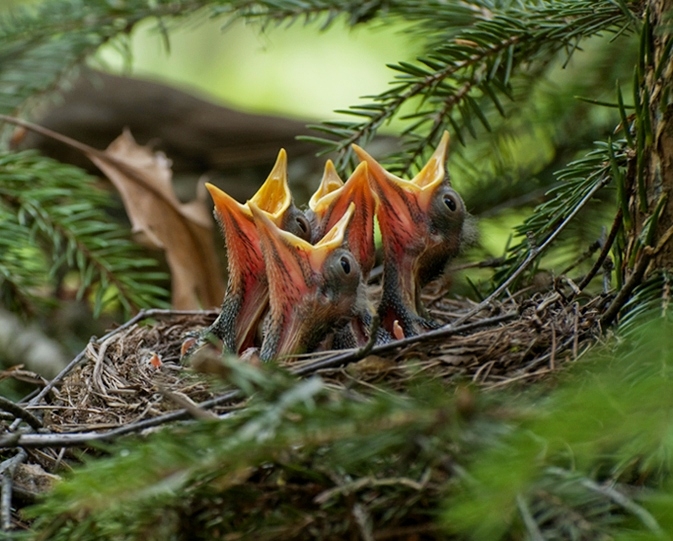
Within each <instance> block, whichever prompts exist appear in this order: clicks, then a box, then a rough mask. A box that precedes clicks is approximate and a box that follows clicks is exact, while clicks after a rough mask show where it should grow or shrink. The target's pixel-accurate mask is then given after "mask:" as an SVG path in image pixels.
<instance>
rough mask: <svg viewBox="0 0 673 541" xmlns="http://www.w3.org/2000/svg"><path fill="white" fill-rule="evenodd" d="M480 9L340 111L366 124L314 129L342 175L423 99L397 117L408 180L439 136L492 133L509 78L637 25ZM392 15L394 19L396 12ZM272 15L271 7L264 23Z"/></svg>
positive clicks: (442, 17) (563, 5) (544, 6)
mask: <svg viewBox="0 0 673 541" xmlns="http://www.w3.org/2000/svg"><path fill="white" fill-rule="evenodd" d="M477 5H478V3H475V5H473V6H472V9H473V13H472V15H473V22H472V24H471V25H468V26H466V27H464V28H462V29H456V28H455V27H453V26H452V27H450V30H449V34H447V35H446V36H445V37H444V41H442V42H435V41H433V40H430V41H429V42H428V44H426V47H427V48H426V52H425V54H424V55H423V56H422V57H421V58H419V59H418V60H417V61H416V62H414V63H407V62H401V63H399V64H396V65H393V66H390V67H391V68H392V69H394V70H395V71H398V72H399V73H400V75H398V76H397V77H396V80H395V83H394V86H393V88H391V89H390V90H388V91H386V92H384V93H382V94H379V95H376V96H368V97H367V98H369V99H370V100H372V101H371V102H370V103H367V104H364V105H357V106H353V107H351V108H350V109H348V110H345V111H340V112H342V113H345V114H348V115H351V116H353V115H354V116H358V117H361V118H364V120H361V121H355V122H351V121H328V122H324V123H322V124H320V125H317V126H313V127H314V128H315V129H317V130H318V131H321V132H323V133H326V134H328V135H329V136H330V138H321V137H312V138H310V139H311V140H313V141H315V142H317V143H320V144H323V145H324V146H325V148H326V151H336V152H338V154H339V159H338V166H339V167H342V168H344V167H345V166H346V165H347V164H348V163H349V161H350V159H351V156H352V154H351V150H350V145H351V144H352V143H358V144H361V145H362V144H366V143H367V142H368V141H369V140H370V139H371V138H372V137H373V136H374V134H375V133H376V132H377V131H378V130H379V128H380V127H381V126H382V125H384V124H385V123H386V122H388V121H390V119H392V118H393V117H395V116H398V115H400V113H401V110H402V108H403V107H405V106H407V105H409V106H412V107H413V106H414V103H415V100H418V99H420V100H421V104H422V106H423V107H422V108H419V107H418V105H416V109H417V111H416V112H415V113H413V114H412V115H410V116H409V115H408V116H407V117H402V119H403V120H404V119H406V120H407V121H409V122H408V127H407V128H405V129H404V136H405V141H406V143H407V145H406V152H405V153H404V156H405V161H403V162H401V163H397V164H394V166H395V171H397V172H399V173H402V174H406V173H409V171H410V169H411V167H412V165H418V164H419V163H420V162H422V160H423V159H424V158H425V156H424V152H427V149H428V148H432V147H434V146H435V145H436V143H437V140H438V137H439V135H440V134H441V133H442V131H443V130H444V129H451V131H452V132H453V133H454V134H455V135H456V136H457V137H458V138H459V139H460V140H463V141H464V135H463V132H464V131H465V130H467V131H468V132H470V134H471V135H472V136H475V137H476V131H475V124H477V123H479V124H482V125H483V126H484V127H485V128H486V129H487V130H488V129H490V126H489V122H488V120H487V117H486V115H485V114H484V112H483V110H482V109H483V107H484V104H485V103H492V104H493V106H494V107H495V108H496V109H497V110H498V111H500V112H501V113H502V112H503V111H502V109H503V108H502V103H501V102H502V101H503V100H507V99H509V97H510V96H509V95H510V85H511V79H512V77H515V76H516V75H517V74H518V72H519V71H522V70H525V69H526V68H527V67H528V66H530V65H531V64H535V63H536V62H542V63H546V62H549V60H550V59H551V58H553V57H554V56H555V55H556V54H557V53H558V52H559V51H565V52H566V55H567V57H568V58H569V57H570V56H571V55H572V53H573V52H574V51H575V50H576V49H577V48H578V46H579V43H580V41H581V40H583V39H586V38H587V37H590V36H592V35H596V34H599V33H602V32H606V31H608V32H613V33H617V32H620V31H625V30H624V29H625V28H626V29H628V28H630V27H631V26H632V25H633V24H634V23H633V21H632V19H631V18H630V17H627V16H626V15H625V14H624V12H623V10H622V9H621V7H619V6H618V5H615V3H614V2H611V1H609V0H603V1H601V2H594V1H589V0H582V1H574V0H573V1H562V2H539V3H536V5H535V7H528V6H525V5H524V6H523V7H521V6H519V5H518V4H516V5H515V4H507V5H506V7H502V8H499V9H495V8H493V9H491V10H486V11H481V12H479V11H477V10H476V9H475V8H476V7H477ZM389 9H390V12H391V13H393V14H394V13H397V11H396V6H395V5H392V6H389ZM475 12H476V13H475ZM273 13H274V12H273V10H272V9H271V8H269V10H268V12H267V16H268V17H272V16H273ZM429 17H430V16H429ZM431 18H432V21H430V20H428V19H421V22H422V24H423V28H424V32H425V28H426V26H430V27H432V25H433V24H437V21H442V22H445V21H446V20H449V19H450V14H449V13H446V14H443V13H442V9H441V7H437V11H436V12H435V13H433V15H432V16H431ZM419 24H421V23H420V22H419ZM408 156H411V161H410V160H409V159H408Z"/></svg>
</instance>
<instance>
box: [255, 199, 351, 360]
mask: <svg viewBox="0 0 673 541" xmlns="http://www.w3.org/2000/svg"><path fill="white" fill-rule="evenodd" d="M249 206H250V210H251V211H252V215H253V218H254V221H255V224H256V225H257V229H258V232H259V239H260V245H261V248H262V253H263V255H264V260H265V262H266V273H267V277H268V284H269V316H268V319H267V321H266V322H265V327H264V339H263V342H262V350H261V358H262V359H263V360H269V359H273V358H278V357H282V356H286V355H293V354H297V353H303V352H306V351H310V350H311V349H313V348H314V347H315V346H316V345H317V344H318V343H319V342H320V341H321V340H322V339H323V338H324V337H325V336H326V334H327V333H328V332H329V331H331V330H332V328H333V326H334V325H338V324H339V323H341V322H342V321H343V322H345V321H346V319H347V317H348V316H349V315H350V314H351V312H352V310H353V306H354V303H355V300H354V298H355V296H356V295H357V293H358V292H359V286H360V271H359V266H358V264H357V262H356V261H355V258H354V257H353V255H352V254H351V253H350V252H348V251H347V250H345V249H343V244H344V239H345V237H346V230H347V227H348V224H349V222H350V220H351V218H352V216H353V213H354V210H355V205H354V204H353V203H351V204H350V205H349V207H348V208H347V210H346V212H345V213H344V214H343V216H341V218H340V219H339V220H338V221H337V222H336V223H335V224H334V226H333V227H332V228H331V229H330V230H329V231H328V232H327V233H326V234H325V235H324V237H323V238H322V239H321V240H320V241H318V242H317V243H316V244H315V245H312V244H310V243H308V242H306V241H305V240H303V239H301V238H299V237H297V236H296V235H293V234H292V233H289V232H287V231H283V230H281V229H280V228H278V226H277V225H276V224H274V223H273V221H272V220H270V219H269V217H268V216H267V215H266V214H265V213H264V212H261V211H260V209H259V208H257V207H256V206H255V204H254V203H252V202H250V203H249Z"/></svg>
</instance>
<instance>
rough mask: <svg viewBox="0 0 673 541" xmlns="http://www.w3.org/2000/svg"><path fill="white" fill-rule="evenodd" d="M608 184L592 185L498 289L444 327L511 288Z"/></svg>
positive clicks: (474, 311)
mask: <svg viewBox="0 0 673 541" xmlns="http://www.w3.org/2000/svg"><path fill="white" fill-rule="evenodd" d="M609 182H610V178H609V177H603V179H601V180H600V181H599V182H597V183H596V184H594V186H593V188H591V190H589V192H588V193H587V194H586V195H585V196H584V197H583V198H582V199H581V200H580V202H579V203H578V204H577V206H576V207H575V208H574V209H573V211H572V212H571V213H570V214H568V216H566V218H565V219H564V220H563V221H562V222H561V223H560V224H559V226H558V227H557V228H556V229H554V231H553V232H552V233H551V235H549V236H548V237H547V239H546V240H545V241H544V242H543V243H542V244H541V245H540V246H536V247H534V248H531V250H530V252H529V253H528V256H527V257H526V259H524V261H523V262H522V263H521V265H519V267H518V268H517V269H516V270H515V271H514V272H513V273H512V274H511V275H510V276H509V278H507V280H505V281H504V282H503V283H502V284H500V287H498V289H496V290H495V291H494V292H493V293H491V294H490V295H489V296H488V297H486V298H485V299H484V300H483V301H481V302H480V303H479V304H478V305H477V306H475V307H474V308H473V309H472V310H470V311H469V312H467V314H464V315H462V316H461V317H459V318H458V319H457V320H456V321H454V322H453V323H452V324H449V325H445V327H450V326H452V325H458V324H460V323H462V322H463V321H465V320H467V319H469V318H471V317H472V316H473V315H475V314H477V313H479V312H480V311H481V310H483V309H484V308H486V307H487V306H488V305H489V304H490V303H491V301H492V300H494V299H496V298H497V297H499V296H500V295H501V294H502V293H503V292H504V291H505V290H506V289H507V288H509V286H511V285H512V284H513V283H514V282H515V281H516V280H517V279H518V278H519V276H521V275H522V274H523V271H525V270H526V269H527V268H528V266H529V265H530V264H531V263H532V262H533V261H534V260H535V259H536V258H537V256H539V255H540V254H541V253H542V252H544V251H545V250H546V249H547V248H548V247H549V245H550V244H551V243H552V242H553V241H554V240H555V239H556V237H558V236H559V234H560V233H561V231H563V230H564V229H565V228H566V226H567V225H568V224H569V223H570V221H571V220H572V219H573V218H574V217H575V216H576V215H577V213H578V212H579V211H580V210H581V209H582V208H583V207H584V205H586V204H587V203H588V202H589V200H590V199H591V198H592V197H593V196H594V195H595V194H596V193H597V192H598V191H599V190H601V189H602V188H603V187H604V186H606V185H607V184H608V183H609ZM442 328H444V327H442Z"/></svg>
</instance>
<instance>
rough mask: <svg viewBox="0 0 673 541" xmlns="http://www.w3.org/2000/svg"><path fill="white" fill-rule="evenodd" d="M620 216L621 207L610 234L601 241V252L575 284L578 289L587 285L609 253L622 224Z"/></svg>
mask: <svg viewBox="0 0 673 541" xmlns="http://www.w3.org/2000/svg"><path fill="white" fill-rule="evenodd" d="M622 216H623V215H622V209H621V208H620V209H619V210H618V211H617V214H616V215H615V219H614V220H613V222H612V228H611V229H610V234H609V235H608V238H607V239H605V242H604V243H603V248H602V249H601V253H600V254H598V259H596V261H595V262H594V265H593V267H591V270H590V271H589V272H588V273H587V275H586V276H585V277H584V278H582V281H581V282H580V283H579V284H577V287H578V288H579V289H580V291H581V290H583V289H584V288H585V287H587V286H588V285H589V282H591V280H593V277H594V276H596V274H597V273H598V271H599V270H601V267H602V266H603V261H605V258H606V257H607V256H608V254H609V253H610V249H611V248H612V245H613V244H614V242H615V239H616V238H617V233H618V232H619V228H620V227H621V226H622Z"/></svg>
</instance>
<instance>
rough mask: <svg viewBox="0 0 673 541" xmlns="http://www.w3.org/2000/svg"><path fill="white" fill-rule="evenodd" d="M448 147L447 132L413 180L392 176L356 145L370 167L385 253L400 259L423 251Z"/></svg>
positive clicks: (442, 177) (359, 153) (441, 180)
mask: <svg viewBox="0 0 673 541" xmlns="http://www.w3.org/2000/svg"><path fill="white" fill-rule="evenodd" d="M448 145H449V134H448V132H444V135H443V137H442V140H441V141H440V143H439V146H438V147H437V150H435V152H434V153H433V155H432V156H431V157H430V160H429V161H428V163H427V164H426V165H425V166H424V167H423V169H421V171H420V172H419V173H418V175H416V176H415V177H414V178H413V179H412V180H405V179H402V178H400V177H398V176H396V175H393V174H392V173H389V172H388V171H386V170H385V169H384V168H383V167H381V165H380V164H379V163H378V162H377V161H376V160H375V159H374V158H372V156H370V155H369V154H368V153H367V152H366V151H365V150H364V149H362V148H360V147H359V146H357V145H353V150H354V151H355V153H356V154H357V156H358V157H359V158H360V160H361V161H362V162H364V163H366V164H367V165H368V166H369V171H370V173H371V174H370V178H371V188H372V190H373V191H374V192H375V193H376V195H377V198H378V202H379V206H378V211H377V218H378V220H379V227H380V228H381V237H382V238H383V246H384V251H392V252H394V253H396V254H397V255H398V256H399V254H400V253H401V252H403V251H407V250H409V249H410V248H411V247H414V246H418V248H419V249H420V244H421V243H422V242H423V241H422V239H423V238H424V237H425V236H426V234H427V213H428V209H429V205H430V202H431V200H432V194H433V193H434V192H435V191H436V190H437V188H438V187H439V186H440V185H441V184H442V183H443V182H444V180H445V169H444V162H445V160H446V152H447V150H448ZM412 249H413V248H412Z"/></svg>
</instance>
